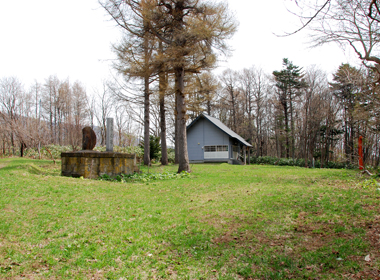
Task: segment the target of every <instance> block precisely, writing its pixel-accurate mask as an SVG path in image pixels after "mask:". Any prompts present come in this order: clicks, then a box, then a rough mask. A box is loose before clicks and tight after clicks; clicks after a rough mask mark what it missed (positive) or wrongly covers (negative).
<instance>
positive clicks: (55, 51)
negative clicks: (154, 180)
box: [0, 0, 358, 92]
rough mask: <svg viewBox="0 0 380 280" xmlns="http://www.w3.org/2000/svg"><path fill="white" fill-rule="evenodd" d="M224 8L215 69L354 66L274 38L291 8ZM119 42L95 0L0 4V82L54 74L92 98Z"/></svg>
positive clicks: (293, 23)
mask: <svg viewBox="0 0 380 280" xmlns="http://www.w3.org/2000/svg"><path fill="white" fill-rule="evenodd" d="M228 2H229V7H230V9H231V10H232V11H234V12H235V15H236V18H237V20H238V21H239V22H240V24H239V30H238V32H237V33H236V35H235V36H234V38H233V39H232V41H231V42H230V45H231V46H232V48H233V49H234V52H233V56H232V57H230V58H228V59H227V60H226V61H223V62H221V63H220V65H221V67H222V68H226V67H230V68H232V69H235V70H239V69H242V68H245V67H246V68H248V67H251V66H252V65H255V66H257V67H262V68H263V69H264V70H265V71H266V72H267V73H271V72H272V71H273V70H280V69H281V64H282V59H283V58H285V57H287V58H289V59H290V60H291V61H293V63H294V64H296V65H298V66H301V67H307V66H309V65H312V64H316V65H317V66H319V67H320V68H321V69H323V70H326V71H327V72H329V73H331V72H333V71H335V69H337V67H338V66H339V65H340V64H341V63H344V62H350V63H357V62H358V61H357V60H356V58H354V57H353V56H352V53H350V52H349V51H347V52H344V51H342V50H341V49H340V48H339V47H338V46H336V45H328V46H324V47H318V48H315V49H309V48H308V44H306V42H307V32H305V31H304V32H301V33H299V34H297V35H293V36H290V37H285V38H280V37H276V36H275V35H274V33H276V34H281V33H282V32H284V31H287V32H289V31H293V30H295V29H296V28H297V27H299V25H298V20H297V18H296V17H295V16H293V15H291V14H290V13H289V12H288V11H287V10H286V7H287V8H292V5H293V3H294V1H290V0H271V1H262V0H229V1H228ZM119 37H120V32H119V30H118V29H117V28H116V27H115V25H114V23H113V22H112V21H110V20H109V19H108V17H107V15H106V14H105V12H104V11H103V10H102V8H101V7H100V6H99V4H98V2H97V0H65V1H58V0H33V1H30V0H18V1H6V0H1V1H0V38H1V44H0V78H2V77H8V76H16V77H18V78H19V79H20V80H21V81H22V82H23V83H24V85H25V86H26V88H28V87H29V86H30V84H31V83H32V82H33V81H34V80H35V79H36V80H37V81H39V82H44V79H45V78H47V77H48V76H49V75H57V76H58V78H59V79H65V78H67V77H69V78H70V80H71V81H75V80H79V81H81V82H82V83H83V84H84V85H85V86H86V88H87V91H88V92H91V91H92V90H93V89H94V88H96V87H99V86H100V85H101V81H102V80H103V79H106V78H108V77H109V73H110V67H109V65H110V60H111V59H113V54H112V52H111V43H113V42H116V41H117V40H118V39H119ZM220 71H221V70H218V71H217V72H220Z"/></svg>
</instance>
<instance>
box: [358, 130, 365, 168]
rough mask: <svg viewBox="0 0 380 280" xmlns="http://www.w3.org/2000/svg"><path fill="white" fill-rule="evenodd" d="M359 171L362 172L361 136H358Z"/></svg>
mask: <svg viewBox="0 0 380 280" xmlns="http://www.w3.org/2000/svg"><path fill="white" fill-rule="evenodd" d="M359 169H360V170H363V169H364V165H363V136H359Z"/></svg>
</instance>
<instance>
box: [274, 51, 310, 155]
mask: <svg viewBox="0 0 380 280" xmlns="http://www.w3.org/2000/svg"><path fill="white" fill-rule="evenodd" d="M282 65H283V69H282V70H281V71H273V76H274V78H275V81H276V84H275V86H276V87H277V89H278V91H277V94H278V98H279V100H278V101H279V102H280V104H281V107H282V109H283V113H284V115H283V117H284V126H285V142H286V143H285V145H286V157H287V158H289V157H290V143H289V138H290V137H289V132H291V138H292V139H291V141H292V143H291V146H292V157H293V158H294V149H295V145H294V138H295V137H294V121H293V101H294V97H295V96H296V95H299V94H301V91H300V89H302V88H305V87H307V84H306V82H305V81H304V80H303V74H302V68H300V67H299V66H296V65H294V64H293V63H292V62H291V61H289V60H288V59H287V58H284V59H283V63H282ZM289 115H290V116H289ZM289 117H290V128H289Z"/></svg>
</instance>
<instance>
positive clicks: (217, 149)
mask: <svg viewBox="0 0 380 280" xmlns="http://www.w3.org/2000/svg"><path fill="white" fill-rule="evenodd" d="M204 156H205V159H217V158H228V145H215V146H204Z"/></svg>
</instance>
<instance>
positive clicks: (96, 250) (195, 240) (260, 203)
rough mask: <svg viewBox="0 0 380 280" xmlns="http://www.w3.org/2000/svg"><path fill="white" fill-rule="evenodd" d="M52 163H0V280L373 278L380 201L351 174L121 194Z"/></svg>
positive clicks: (151, 187)
mask: <svg viewBox="0 0 380 280" xmlns="http://www.w3.org/2000/svg"><path fill="white" fill-rule="evenodd" d="M57 163H58V164H57V165H55V166H54V165H53V164H52V163H51V161H38V160H26V159H18V158H11V159H0V168H1V169H0V193H1V195H0V211H1V212H0V213H1V215H0V278H1V279H91V278H94V279H107V278H108V279H286V278H288V279H350V278H351V279H359V278H360V279H376V278H377V277H380V271H379V267H380V235H379V234H380V205H379V202H380V192H378V191H377V190H376V184H363V181H364V178H361V177H360V175H358V173H357V172H355V171H352V170H329V169H323V170H319V169H304V168H297V167H280V166H266V165H251V166H232V165H228V164H202V165H201V164H200V165H193V166H192V171H193V172H192V173H191V176H190V177H189V178H187V177H184V178H177V179H170V180H153V181H149V182H134V183H118V182H108V181H96V180H83V179H75V178H66V177H61V176H59V175H60V164H59V162H57ZM176 170H177V166H174V165H172V166H169V167H161V166H154V167H151V168H149V172H150V173H162V172H164V171H167V172H175V171H176ZM143 171H144V172H148V169H147V168H146V167H144V168H143ZM368 255H369V257H368ZM366 256H367V261H366V260H365V258H366Z"/></svg>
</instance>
